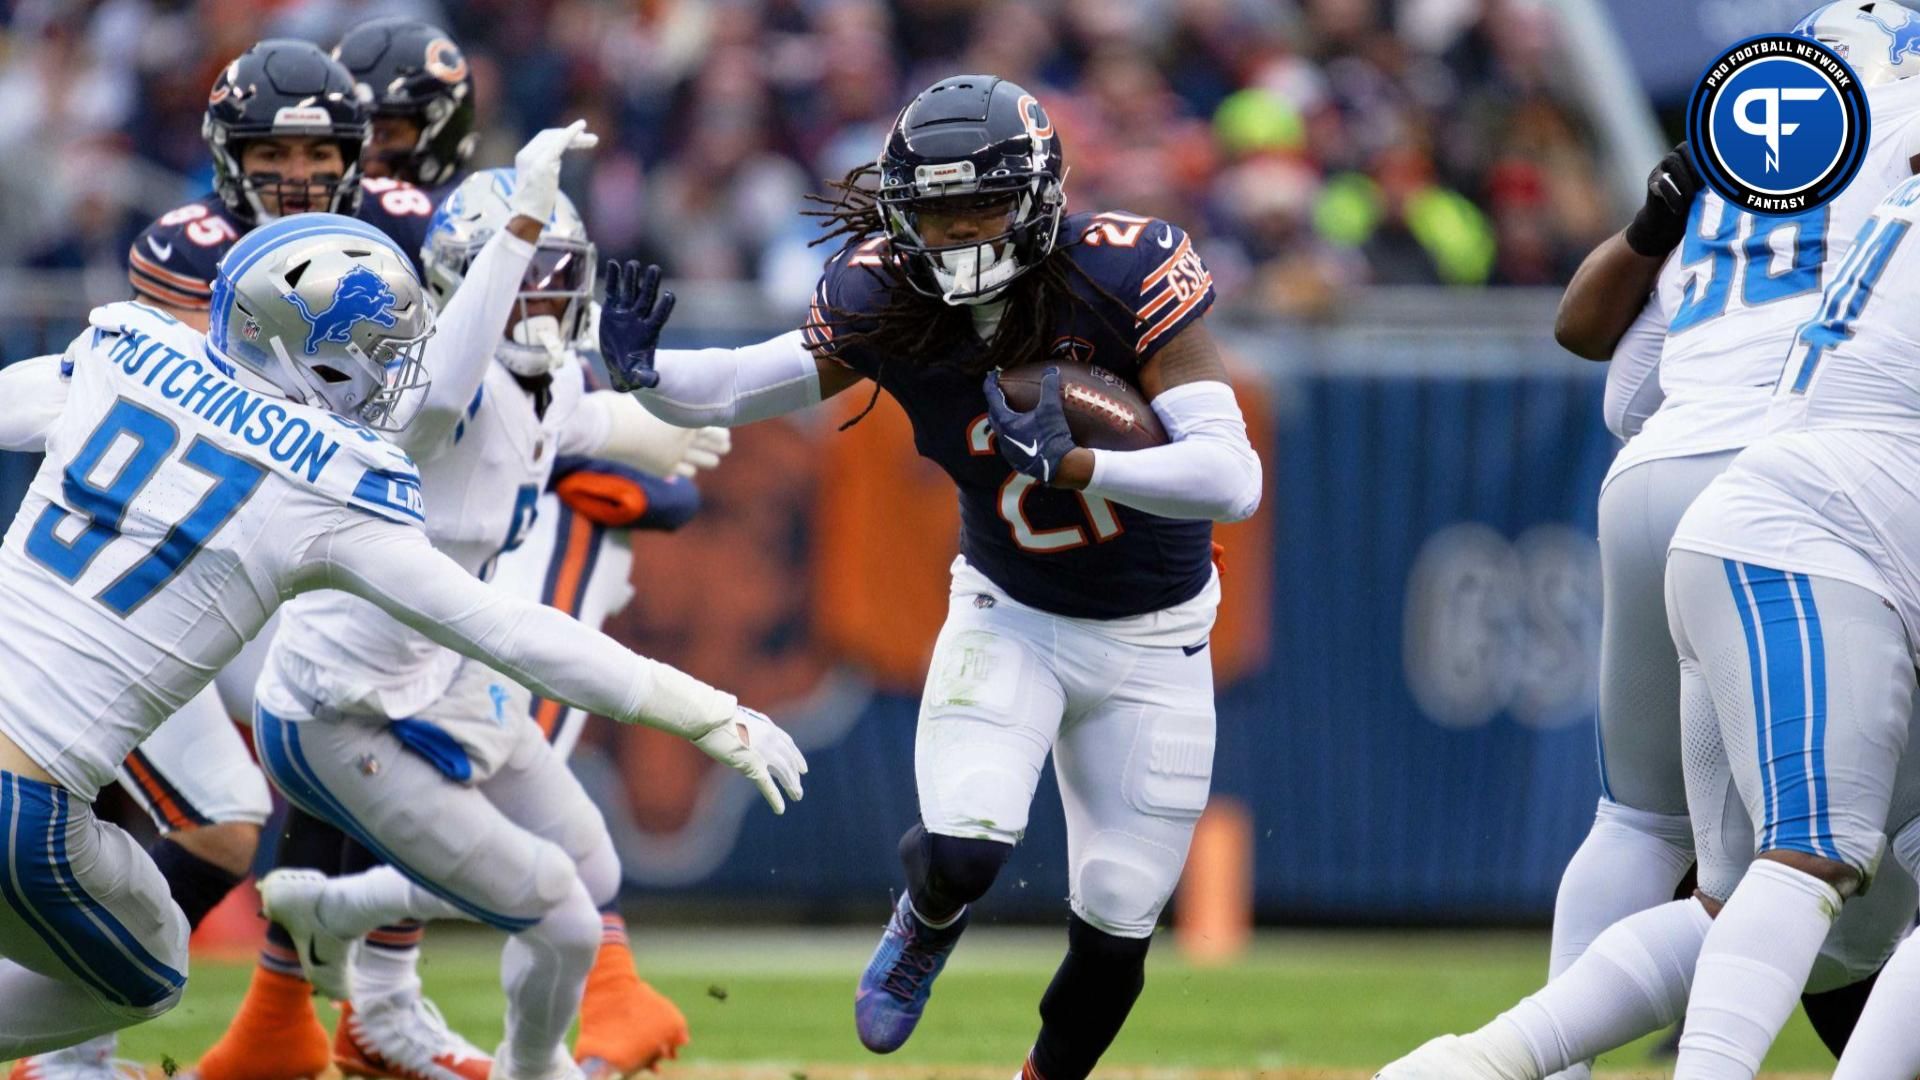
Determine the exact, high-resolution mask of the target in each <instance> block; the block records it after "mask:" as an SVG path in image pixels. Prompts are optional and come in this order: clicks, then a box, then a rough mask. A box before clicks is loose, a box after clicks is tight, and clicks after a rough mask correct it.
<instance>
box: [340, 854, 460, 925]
mask: <svg viewBox="0 0 1920 1080" xmlns="http://www.w3.org/2000/svg"><path fill="white" fill-rule="evenodd" d="M466 917H467V916H466V914H465V913H464V912H462V911H461V910H460V909H459V908H456V907H454V906H453V905H452V904H449V903H447V902H446V901H445V900H442V899H440V898H439V897H437V896H435V895H433V894H432V893H430V892H428V891H427V890H425V889H423V888H421V887H420V886H418V885H415V884H414V883H413V882H411V881H408V880H407V877H406V875H405V874H402V873H401V872H400V871H398V870H395V869H394V868H393V867H391V866H376V867H374V868H373V869H371V870H366V871H363V872H361V873H358V874H348V875H346V876H344V877H337V878H330V879H328V881H327V889H326V892H324V893H322V894H321V895H320V920H321V921H322V922H324V923H326V924H327V929H329V930H331V931H333V932H334V933H336V934H339V935H340V936H342V937H360V936H361V935H363V934H366V933H367V932H368V931H370V930H374V929H376V928H378V927H382V926H386V925H387V924H389V923H398V922H406V921H407V920H409V919H413V920H417V921H420V922H426V921H429V920H432V919H464V918H466Z"/></svg>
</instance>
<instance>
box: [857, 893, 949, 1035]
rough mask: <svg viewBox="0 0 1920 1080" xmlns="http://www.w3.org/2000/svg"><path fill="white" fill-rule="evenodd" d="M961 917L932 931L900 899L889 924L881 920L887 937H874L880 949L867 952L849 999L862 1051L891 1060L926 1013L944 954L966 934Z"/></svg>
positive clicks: (943, 964) (905, 899)
mask: <svg viewBox="0 0 1920 1080" xmlns="http://www.w3.org/2000/svg"><path fill="white" fill-rule="evenodd" d="M967 917H968V911H967V909H964V908H963V909H961V911H960V915H959V917H958V918H956V919H954V920H953V922H952V923H951V924H950V925H948V926H945V927H942V928H940V929H938V930H934V929H931V928H929V927H928V926H927V924H926V923H923V922H921V921H920V917H919V916H918V915H915V914H914V912H913V905H912V903H911V902H910V901H909V900H908V899H907V896H906V894H905V893H902V894H901V895H900V902H899V903H897V904H895V905H894V906H893V918H891V919H888V920H887V932H886V933H884V934H882V935H881V936H880V947H879V948H877V949H875V950H873V959H872V960H869V961H868V962H867V970H866V973H865V974H863V975H861V976H860V991H859V992H858V993H856V994H855V995H854V997H853V1020H854V1026H855V1027H856V1028H858V1029H859V1031H860V1042H861V1044H862V1045H864V1046H865V1047H866V1048H867V1049H869V1050H871V1051H873V1052H874V1053H876V1054H891V1053H893V1052H894V1051H895V1050H898V1049H900V1047H902V1046H904V1045H906V1041H907V1036H909V1035H912V1034H913V1028H914V1025H916V1024H918V1023H919V1022H920V1014H921V1013H922V1012H924V1011H926V1008H927V998H928V997H929V996H931V995H932V993H933V980H934V979H936V978H938V977H939V975H940V969H941V968H943V967H946V966H947V954H948V953H951V952H952V951H953V946H954V943H955V942H957V941H959V940H960V932H961V931H962V930H965V929H966V928H967Z"/></svg>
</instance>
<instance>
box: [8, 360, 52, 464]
mask: <svg viewBox="0 0 1920 1080" xmlns="http://www.w3.org/2000/svg"><path fill="white" fill-rule="evenodd" d="M61 359H62V358H61V357H58V356H36V357H34V358H33V359H31V360H20V361H17V362H15V363H12V364H8V365H7V366H6V367H3V368H0V450H19V451H23V452H25V453H29V454H37V453H39V452H40V451H42V450H45V449H46V448H47V432H49V431H51V430H53V425H54V422H55V421H57V420H59V419H60V413H61V412H62V411H63V410H64V409H65V408H66V407H67V386H68V382H67V380H66V378H64V377H63V376H62V375H61V374H60V364H61Z"/></svg>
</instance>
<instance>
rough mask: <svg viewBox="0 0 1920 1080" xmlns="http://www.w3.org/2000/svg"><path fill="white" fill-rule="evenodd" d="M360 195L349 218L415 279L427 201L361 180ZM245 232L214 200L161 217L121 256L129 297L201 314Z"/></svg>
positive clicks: (429, 209)
mask: <svg viewBox="0 0 1920 1080" xmlns="http://www.w3.org/2000/svg"><path fill="white" fill-rule="evenodd" d="M360 191H361V196H360V210H359V213H357V214H355V215H354V216H355V217H358V218H359V219H360V220H361V221H364V222H366V223H367V224H369V225H372V226H373V227H374V228H376V229H379V230H380V231H381V232H383V233H386V234H387V235H388V236H390V237H392V238H393V242H394V243H396V244H399V245H400V250H402V251H404V252H406V253H407V255H408V257H409V258H411V259H413V262H414V271H415V272H416V273H418V272H419V271H420V246H421V244H423V243H424V242H425V241H426V238H427V222H428V221H430V220H431V219H432V217H433V207H434V203H433V200H432V199H431V198H430V197H429V196H428V194H427V193H426V192H424V191H421V190H420V189H418V188H415V187H413V186H412V185H410V184H407V183H405V182H403V181H399V180H362V181H361V182H360ZM249 228H250V226H248V225H247V224H246V223H244V222H242V221H240V220H239V219H238V218H236V217H234V216H233V211H231V210H229V209H227V204H226V203H225V202H222V201H221V199H220V196H218V195H205V196H202V197H200V198H198V199H195V200H194V201H193V202H190V203H188V204H187V205H185V206H182V207H180V208H179V209H177V210H171V211H168V212H167V213H165V214H163V215H161V216H160V218H159V220H157V221H155V222H154V223H153V224H151V225H149V226H147V227H146V228H145V229H144V230H142V231H141V233H140V235H139V236H136V237H134V240H133V247H132V249H131V250H129V251H128V252H127V278H128V280H130V281H131V282H132V283H133V292H134V296H135V297H136V298H138V299H141V300H145V301H148V302H149V303H156V304H161V305H163V306H165V307H170V308H180V309H182V310H186V311H205V310H207V306H208V304H209V303H211V301H212V299H213V275H214V271H215V270H216V269H218V268H219V265H220V258H221V256H223V255H225V254H226V253H227V249H228V248H231V247H232V246H233V245H234V244H235V243H237V242H239V240H240V237H241V236H242V235H243V234H244V233H246V232H247V230H248V229H249Z"/></svg>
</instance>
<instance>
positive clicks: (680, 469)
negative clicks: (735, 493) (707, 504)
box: [593, 390, 733, 476]
mask: <svg viewBox="0 0 1920 1080" xmlns="http://www.w3.org/2000/svg"><path fill="white" fill-rule="evenodd" d="M593 396H594V397H595V398H597V399H601V400H604V401H605V402H606V405H607V408H608V409H609V410H610V411H611V416H610V418H609V424H608V430H607V441H606V442H604V443H602V444H601V446H600V449H598V450H595V451H593V456H594V457H603V458H607V459H609V460H612V461H617V462H619V463H620V464H622V465H627V466H631V467H633V468H635V469H639V470H640V471H641V472H644V473H651V474H653V475H654V476H692V475H693V474H695V473H697V472H699V471H700V470H701V469H711V468H713V467H714V466H715V465H718V464H720V459H721V457H723V456H724V455H725V454H726V453H727V451H729V450H731V449H733V434H732V433H731V432H729V431H728V430H727V429H726V428H683V427H675V426H674V425H672V424H669V423H667V422H666V421H665V420H662V419H660V418H659V417H657V416H655V415H653V414H652V413H650V412H648V411H647V409H646V406H644V405H641V404H640V402H639V400H638V399H636V398H635V397H634V396H633V395H631V394H618V393H614V392H613V391H610V390H597V391H595V392H594V394H593Z"/></svg>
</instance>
